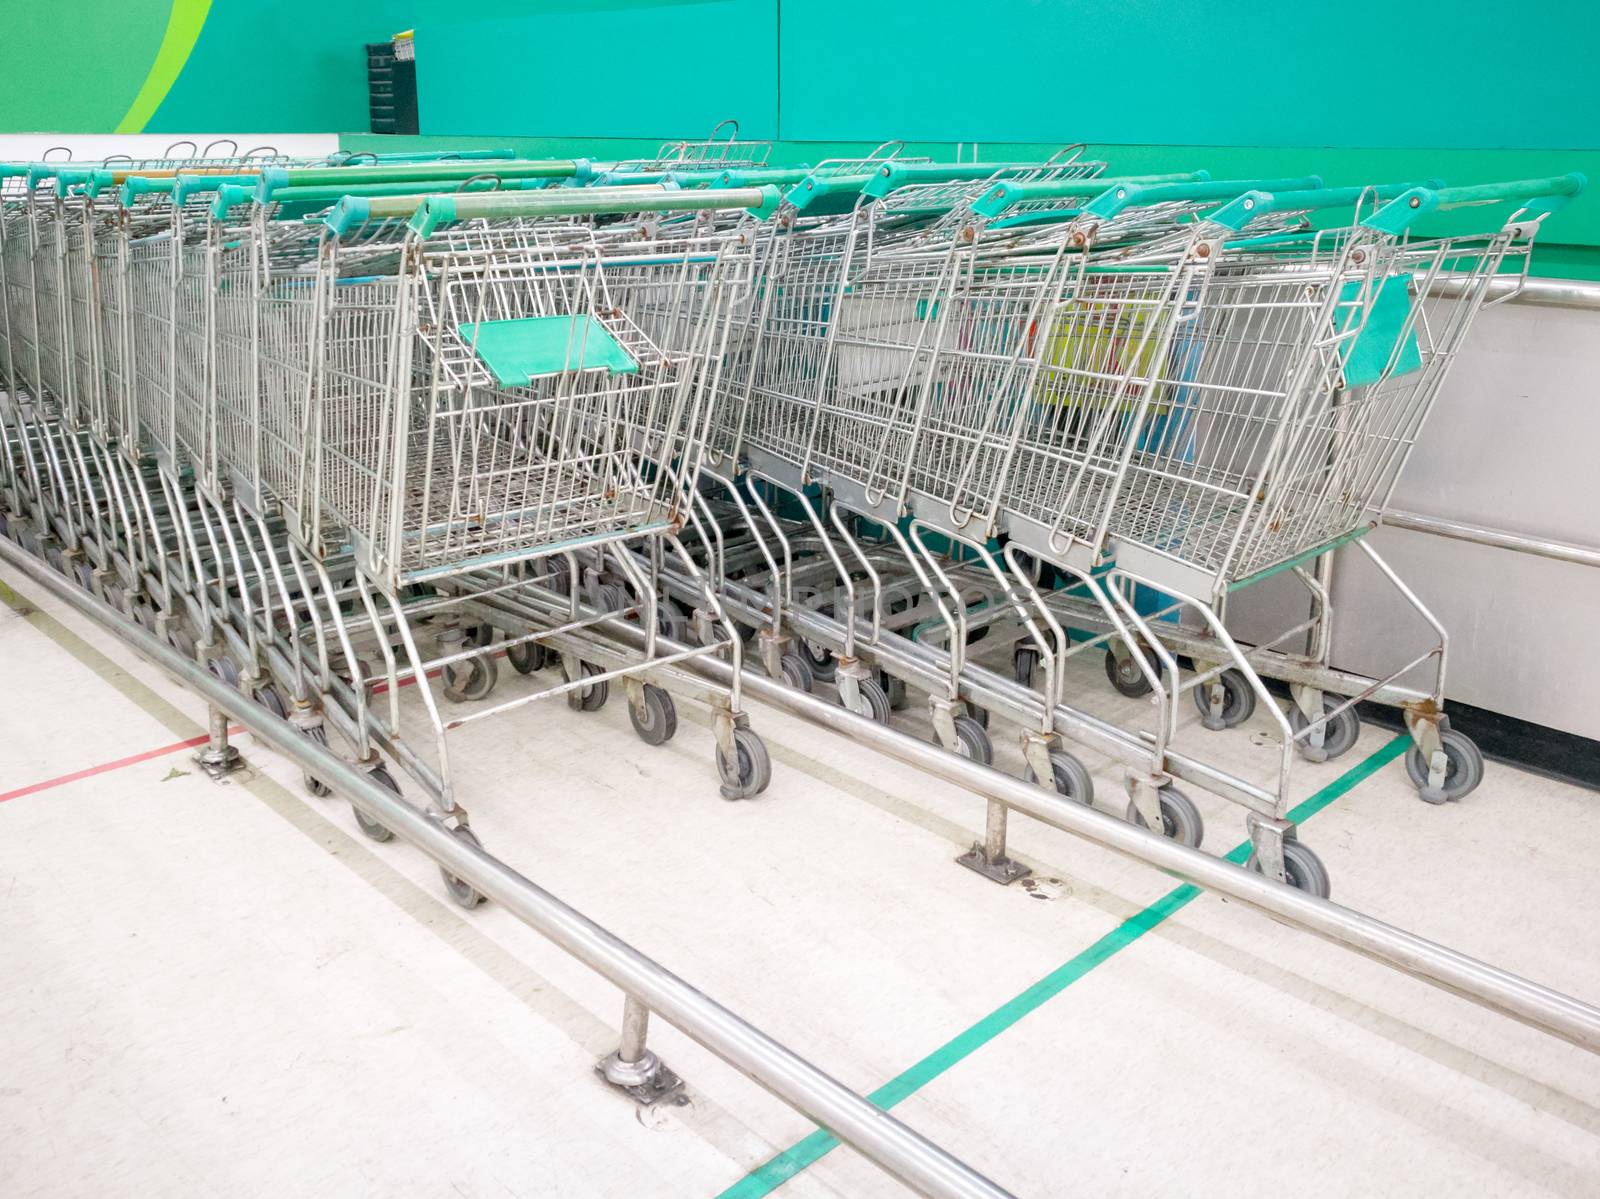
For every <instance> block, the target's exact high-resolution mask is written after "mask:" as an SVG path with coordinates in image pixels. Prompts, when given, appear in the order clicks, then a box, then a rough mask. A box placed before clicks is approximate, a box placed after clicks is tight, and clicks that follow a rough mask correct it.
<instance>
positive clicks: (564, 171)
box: [261, 158, 591, 202]
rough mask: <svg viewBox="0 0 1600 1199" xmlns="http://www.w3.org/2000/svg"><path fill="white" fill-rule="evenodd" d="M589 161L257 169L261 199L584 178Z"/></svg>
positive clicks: (441, 163)
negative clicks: (319, 191) (278, 192)
mask: <svg viewBox="0 0 1600 1199" xmlns="http://www.w3.org/2000/svg"><path fill="white" fill-rule="evenodd" d="M590 171H591V168H590V164H589V161H588V160H587V159H584V158H548V159H526V160H514V161H507V162H498V163H496V164H495V165H494V167H493V168H491V169H489V170H485V169H484V168H483V166H481V165H479V164H475V163H457V162H424V163H413V164H406V163H386V164H384V165H382V166H375V167H267V168H266V169H264V170H263V171H262V172H261V190H262V196H261V198H262V200H263V202H265V201H266V200H270V199H271V198H272V192H273V191H274V190H275V189H277V188H280V187H322V186H326V185H329V184H332V185H334V186H336V187H355V186H357V185H359V184H362V183H416V184H419V185H421V186H420V188H419V190H422V191H426V190H427V185H428V184H430V183H450V182H453V181H456V180H460V179H471V178H472V177H473V176H475V175H484V174H492V175H495V176H497V177H498V178H501V179H573V178H578V179H588V178H589V176H590Z"/></svg>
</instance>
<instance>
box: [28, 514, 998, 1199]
mask: <svg viewBox="0 0 1600 1199" xmlns="http://www.w3.org/2000/svg"><path fill="white" fill-rule="evenodd" d="M0 561H3V562H5V563H6V564H7V565H9V566H13V567H15V568H16V569H17V570H19V571H21V572H22V573H23V574H24V575H25V576H26V577H27V578H28V579H29V580H30V581H32V582H34V583H37V584H39V585H41V586H43V587H44V588H45V589H46V590H48V591H49V592H50V594H51V595H53V596H55V597H56V598H57V599H60V600H63V601H65V602H66V603H68V604H70V605H71V606H72V607H73V608H74V609H76V610H77V611H79V612H81V613H83V614H84V615H85V616H88V617H90V618H91V619H93V620H94V621H96V622H97V623H98V624H100V625H102V626H104V627H105V628H107V629H108V630H110V631H112V632H114V633H115V634H116V635H117V636H118V637H120V638H121V639H122V640H123V641H125V642H126V643H128V645H129V646H131V647H132V648H133V649H135V650H137V651H138V652H139V653H140V654H141V655H143V656H144V657H145V658H146V659H148V660H149V661H150V662H152V663H154V664H155V665H157V666H159V667H161V668H162V669H163V670H165V671H166V672H167V673H168V674H170V675H172V676H173V678H175V679H176V680H177V681H178V682H180V683H182V684H183V685H184V686H185V687H187V688H188V689H189V690H191V691H193V692H195V693H196V694H197V695H199V696H200V697H201V698H202V699H204V700H205V701H206V703H208V704H210V705H212V706H213V707H215V708H220V709H221V710H223V711H224V712H226V713H228V715H230V716H232V717H233V718H234V719H236V720H238V721H239V722H240V723H242V724H244V725H245V726H247V727H248V728H249V729H250V731H251V732H252V733H254V734H255V735H256V736H257V737H259V738H260V739H261V740H262V741H263V742H264V743H265V744H266V745H268V746H269V747H270V748H272V749H274V750H276V751H277V752H278V753H281V754H283V755H284V756H285V757H286V758H288V759H289V760H290V761H292V762H293V763H294V764H295V765H296V766H298V767H300V768H301V769H302V770H304V771H306V772H307V773H309V774H312V775H313V776H315V777H316V778H318V779H320V780H321V781H323V782H324V783H326V784H327V785H328V786H330V787H331V788H332V789H333V790H334V791H336V792H338V793H339V794H340V795H342V796H343V797H344V798H346V799H348V800H349V801H350V802H351V803H353V804H354V805H355V806H356V807H358V808H360V809H361V810H362V811H363V812H365V813H366V814H367V815H368V816H369V817H371V818H372V819H374V820H377V821H379V822H380V823H382V824H383V825H384V826H385V827H386V828H388V829H390V830H391V831H392V832H394V833H395V834H397V835H399V836H401V837H404V838H405V839H406V840H408V841H410V842H411V843H412V844H413V845H415V846H416V847H417V848H418V849H420V850H422V851H423V852H424V853H425V854H427V855H428V856H429V857H430V858H432V859H433V860H434V861H435V862H437V863H438V864H439V865H440V866H441V867H443V868H444V869H446V870H448V871H449V872H450V873H451V874H453V875H455V876H456V877H457V878H460V879H462V880H464V881H465V882H467V883H470V884H471V885H472V886H473V887H474V888H476V889H477V890H478V891H480V892H482V893H483V894H484V895H486V896H488V897H489V898H490V899H492V900H494V901H495V902H496V903H498V904H500V905H501V906H502V907H504V908H505V909H506V910H507V911H509V912H510V913H511V914H512V915H514V916H516V917H517V919H519V920H521V921H522V922H523V923H524V924H526V925H528V926H529V927H530V928H532V929H534V930H535V931H536V932H539V933H541V934H542V935H544V936H545V937H547V938H549V939H550V940H551V941H552V942H554V943H555V944H556V945H558V946H559V947H560V948H562V949H563V950H565V951H566V952H567V953H569V954H571V955H572V956H573V957H575V958H577V959H578V960H579V961H580V962H582V963H583V964H584V965H586V966H588V967H589V968H590V969H592V970H594V971H595V972H596V973H597V974H599V975H601V976H602V977H604V978H605V979H606V980H607V981H608V982H611V983H613V984H615V985H616V986H618V987H620V988H621V989H622V991H623V993H624V994H625V995H627V996H632V997H634V998H635V999H636V1000H637V1001H638V1002H639V1003H642V1004H643V1005H644V1006H645V1007H646V1008H647V1009H649V1011H651V1012H653V1013H655V1014H656V1015H658V1016H660V1017H661V1018H662V1019H663V1020H665V1021H666V1022H667V1023H668V1024H671V1025H672V1026H673V1027H675V1028H677V1029H678V1030H679V1031H680V1032H682V1033H684V1034H685V1035H686V1036H688V1037H690V1038H691V1039H693V1040H694V1041H696V1042H698V1043H699V1044H700V1045H703V1046H704V1047H705V1048H706V1049H708V1050H710V1051H711V1052H712V1053H714V1054H716V1055H717V1056H718V1057H720V1058H721V1059H722V1060H723V1061H725V1062H727V1063H728V1064H729V1065H730V1066H732V1067H734V1068H735V1069H736V1070H738V1071H739V1072H740V1073H741V1074H743V1075H744V1076H745V1077H746V1078H749V1079H750V1080H751V1081H752V1082H755V1083H757V1084H758V1085H760V1086H762V1087H764V1088H765V1089H766V1090H768V1091H770V1092H771V1093H772V1094H773V1095H775V1096H777V1097H778V1098H779V1099H781V1100H783V1101H784V1102H785V1103H787V1104H789V1105H790V1106H791V1107H793V1108H794V1109H795V1110H796V1111H798V1112H800V1113H801V1114H803V1115H804V1116H805V1117H806V1118H807V1119H809V1120H812V1121H814V1122H815V1123H816V1124H818V1125H819V1126H821V1127H823V1128H826V1129H827V1130H828V1131H829V1132H831V1133H832V1134H833V1135H834V1136H836V1137H838V1138H839V1140H840V1141H842V1142H843V1143H844V1144H847V1145H849V1146H851V1147H852V1148H853V1149H855V1150H856V1151H857V1152H859V1153H860V1154H861V1155H862V1156H863V1157H865V1158H867V1159H868V1160H869V1161H871V1162H872V1163H873V1164H875V1165H877V1166H878V1167H879V1168H880V1169H882V1170H884V1171H885V1172H886V1173H888V1174H890V1175H892V1176H893V1177H894V1178H896V1179H898V1180H899V1181H900V1182H902V1183H904V1184H905V1185H906V1186H908V1187H910V1188H911V1189H912V1190H913V1191H915V1192H916V1193H918V1194H920V1195H925V1196H929V1197H930V1199H1011V1196H1010V1192H1008V1191H1006V1190H1004V1189H1002V1188H1001V1187H999V1186H997V1185H996V1184H995V1183H993V1182H991V1181H989V1180H988V1179H987V1178H985V1177H984V1176H983V1175H981V1174H979V1173H978V1172H977V1171H975V1170H973V1169H972V1168H971V1167H970V1166H967V1165H966V1164H965V1163H963V1162H961V1161H960V1160H958V1159H957V1158H955V1157H953V1156H952V1155H951V1154H949V1153H947V1152H946V1151H945V1150H943V1149H941V1148H939V1147H938V1146H937V1145H935V1144H933V1143H932V1142H931V1141H929V1140H927V1139H926V1138H924V1137H923V1136H922V1135H921V1134H920V1133H917V1132H915V1131H913V1130H912V1129H911V1128H909V1127H907V1126H906V1125H904V1124H902V1123H901V1122H900V1121H899V1120H896V1119H895V1118H894V1117H893V1116H892V1115H890V1114H889V1113H888V1112H886V1111H884V1110H882V1109H881V1108H879V1107H876V1106H874V1105H873V1104H872V1103H870V1102H868V1101H867V1100H866V1099H863V1098H862V1097H861V1096H859V1095H857V1094H856V1093H855V1092H854V1091H851V1090H850V1089H849V1088H847V1087H845V1086H844V1085H843V1084H841V1083H839V1082H838V1081H836V1080H835V1079H833V1078H832V1077H831V1076H829V1075H827V1074H825V1073H824V1072H823V1071H821V1070H819V1069H818V1068H817V1067H815V1066H813V1065H812V1064H811V1063H809V1062H807V1061H806V1060H804V1059H803V1058H801V1057H799V1056H798V1055H796V1054H795V1053H794V1052H792V1051H791V1050H789V1049H787V1048H785V1047H784V1046H783V1045H781V1044H779V1043H778V1042H777V1041H775V1040H773V1039H772V1038H771V1037H769V1036H767V1035H766V1034H765V1033H763V1032H761V1031H760V1030H759V1029H757V1028H756V1027H754V1026H753V1025H751V1024H749V1023H747V1022H746V1021H745V1020H743V1019H741V1018H740V1017H739V1016H737V1015H735V1014H734V1013H733V1012H731V1011H729V1010H728V1009H727V1008H725V1007H723V1006H722V1005H721V1004H719V1003H717V1002H716V1001H715V1000H713V999H711V998H710V997H709V996H707V995H705V994H704V993H702V992H701V991H699V990H698V989H696V988H695V987H693V986H692V985H690V984H689V983H687V982H685V981H684V980H683V979H681V978H679V977H678V976H677V975H675V974H673V973H672V972H671V971H669V970H667V969H666V968H665V967H663V966H661V965H660V964H658V963H657V962H655V961H653V960H652V959H650V958H648V957H646V956H645V955H644V954H642V953H640V952H639V951H638V950H636V949H634V948H633V947H632V946H630V945H628V944H627V943H626V942H625V941H623V940H621V939H620V938H619V937H617V936H615V935H614V934H612V933H610V932H608V931H606V929H604V928H602V927H601V926H600V925H598V924H596V923H595V922H594V921H592V920H590V919H589V918H588V917H586V916H584V915H583V914H582V913H581V912H579V911H577V910H576V909H575V908H573V907H570V906H569V905H567V904H566V903H563V902H562V901H561V900H560V899H557V898H556V897H555V896H554V895H552V894H551V893H550V892H548V891H546V890H545V889H544V888H542V887H540V886H539V885H538V884H537V883H535V882H533V881H532V880H531V879H528V878H526V877H524V876H523V875H521V874H519V873H517V872H516V871H515V870H513V869H512V868H511V867H510V866H508V865H506V864H505V863H504V862H502V861H500V860H499V859H498V858H496V857H493V856H492V855H490V854H488V853H485V852H484V851H483V850H481V849H479V848H477V847H476V846H474V845H472V844H469V843H468V842H466V841H464V840H462V839H461V838H458V837H456V836H453V835H452V834H451V833H450V832H449V831H447V830H446V829H445V828H444V827H443V826H442V825H440V824H439V823H438V822H437V821H435V820H434V819H433V818H431V817H429V816H428V815H426V814H425V813H423V812H422V811H419V810H418V809H417V808H414V807H413V806H412V805H410V804H408V803H406V802H405V801H404V800H402V799H400V798H399V797H397V796H396V795H394V794H393V793H391V792H390V791H387V790H385V789H384V788H383V787H381V786H379V785H378V784H376V783H374V782H373V781H372V780H371V778H370V777H369V776H368V775H366V774H365V773H363V772H362V771H360V770H357V769H355V768H354V767H352V766H351V765H350V764H349V763H348V762H346V761H345V760H344V759H343V758H341V757H339V756H338V755H337V754H334V753H331V752H330V751H328V750H326V749H324V748H322V747H320V746H318V745H316V744H315V743H314V742H312V741H310V740H309V739H307V738H306V737H304V736H302V735H301V734H300V732H299V731H298V730H297V729H296V728H295V726H294V725H292V724H290V723H289V722H288V721H286V720H282V719H279V718H278V717H276V716H273V715H272V714H271V713H269V712H267V711H266V710H265V709H264V708H262V707H261V706H260V705H259V704H257V703H254V702H253V701H252V700H250V699H249V698H248V697H246V696H244V695H243V694H241V693H240V692H238V691H236V690H234V689H233V688H231V687H229V686H227V685H226V684H225V683H222V682H220V681H219V680H217V679H215V678H213V677H212V676H211V675H209V674H207V673H206V672H205V671H203V670H201V669H200V667H199V666H198V665H196V664H195V663H193V662H190V661H188V660H187V659H186V658H184V657H183V656H182V655H180V654H179V653H177V652H176V651H175V650H173V649H170V648H169V647H168V646H166V645H164V644H163V643H162V642H160V641H158V640H157V639H156V638H155V637H153V636H151V635H150V634H149V633H147V632H145V630H144V629H142V628H140V627H139V626H138V625H135V624H133V623H132V622H131V621H127V620H124V619H123V618H122V617H121V616H119V615H118V614H117V613H116V612H115V611H114V610H113V609H111V608H110V607H109V606H108V605H106V604H104V603H102V602H101V601H100V600H98V599H95V598H94V597H93V596H91V595H89V594H88V593H87V592H85V591H83V590H82V589H80V588H78V587H76V586H74V585H73V584H72V583H70V582H69V581H68V580H66V579H65V578H63V577H61V576H60V575H57V574H56V573H55V572H54V571H52V570H51V569H50V568H49V567H47V566H46V565H44V564H43V563H42V562H40V561H39V560H37V559H35V558H34V557H32V556H31V555H29V554H27V553H26V552H24V551H23V550H22V549H20V548H19V547H18V546H16V545H15V544H13V543H12V542H10V541H8V540H6V539H4V538H0Z"/></svg>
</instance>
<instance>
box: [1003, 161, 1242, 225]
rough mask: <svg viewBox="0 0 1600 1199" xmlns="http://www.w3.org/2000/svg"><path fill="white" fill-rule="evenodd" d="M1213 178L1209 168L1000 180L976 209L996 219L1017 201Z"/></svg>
mask: <svg viewBox="0 0 1600 1199" xmlns="http://www.w3.org/2000/svg"><path fill="white" fill-rule="evenodd" d="M1210 178H1211V172H1209V171H1189V172H1187V173H1184V174H1178V175H1125V176H1122V175H1119V176H1116V177H1113V178H1109V179H1088V178H1084V179H1051V180H1047V181H1045V182H1041V183H1011V182H1000V183H996V184H995V185H994V186H993V187H991V188H990V189H989V190H988V191H986V192H984V193H983V195H981V196H979V197H978V199H977V200H975V201H973V204H972V211H973V212H975V213H977V214H978V215H979V216H981V217H985V218H987V219H991V220H992V219H993V218H995V217H998V216H1001V215H1002V214H1003V213H1004V212H1005V211H1006V209H1008V208H1011V207H1014V206H1015V205H1017V204H1025V203H1037V202H1039V201H1041V200H1076V199H1088V198H1090V197H1093V196H1098V195H1102V194H1103V193H1104V192H1106V191H1107V190H1108V189H1112V188H1118V187H1137V186H1141V185H1143V184H1147V183H1148V184H1154V183H1204V182H1206V181H1207V180H1208V179H1210Z"/></svg>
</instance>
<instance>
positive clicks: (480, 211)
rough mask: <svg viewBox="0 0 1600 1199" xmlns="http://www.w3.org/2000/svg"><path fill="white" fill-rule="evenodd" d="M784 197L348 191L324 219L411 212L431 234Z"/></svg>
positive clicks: (725, 192)
mask: <svg viewBox="0 0 1600 1199" xmlns="http://www.w3.org/2000/svg"><path fill="white" fill-rule="evenodd" d="M780 199H781V197H780V195H779V193H778V189H777V188H775V187H740V188H727V189H721V188H718V189H714V190H705V191H685V190H683V189H681V188H671V189H661V190H655V189H651V188H641V187H626V188H617V189H612V190H607V191H599V190H589V191H577V190H555V191H543V190H541V191H537V192H526V193H521V194H517V195H503V194H501V193H498V192H483V193H478V194H471V195H459V196H444V195H431V196H424V197H423V198H422V202H421V204H420V205H418V204H415V203H413V202H411V201H412V197H407V196H380V197H374V198H371V199H368V198H367V197H365V196H346V197H345V198H344V199H342V200H340V201H339V203H338V205H337V206H336V207H335V208H334V210H333V211H332V212H331V213H329V214H328V216H327V217H326V218H325V219H324V224H326V225H327V227H328V228H329V229H330V230H331V231H332V232H333V234H334V236H336V237H343V236H344V235H345V234H346V233H348V232H349V231H350V230H351V229H352V228H355V227H358V226H360V225H362V224H365V223H366V222H367V221H370V220H393V219H397V218H399V217H405V216H409V217H410V218H411V223H410V228H411V231H412V232H413V233H415V234H417V235H418V236H419V237H427V236H429V235H430V234H432V233H433V231H434V230H435V229H437V228H438V227H439V226H440V225H441V224H443V223H445V222H447V221H467V220H477V219H488V220H504V219H510V218H515V217H545V216H600V215H607V214H612V213H616V214H622V213H629V212H703V211H707V210H711V209H737V208H743V209H746V210H747V211H750V212H752V213H755V214H756V215H763V214H765V213H769V212H772V211H775V210H776V209H777V207H778V203H779V201H780Z"/></svg>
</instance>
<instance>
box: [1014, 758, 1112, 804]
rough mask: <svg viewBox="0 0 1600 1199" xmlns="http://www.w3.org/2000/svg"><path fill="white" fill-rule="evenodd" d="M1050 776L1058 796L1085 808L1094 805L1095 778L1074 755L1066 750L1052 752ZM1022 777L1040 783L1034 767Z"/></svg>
mask: <svg viewBox="0 0 1600 1199" xmlns="http://www.w3.org/2000/svg"><path fill="white" fill-rule="evenodd" d="M1050 775H1051V779H1052V781H1053V782H1054V783H1055V787H1056V794H1057V795H1061V796H1064V797H1065V798H1067V799H1070V800H1071V801H1072V802H1073V803H1081V804H1084V805H1085V806H1087V805H1089V804H1092V803H1094V776H1093V775H1091V774H1090V773H1089V768H1088V767H1087V766H1085V765H1084V764H1083V763H1082V762H1080V761H1078V759H1077V758H1076V757H1075V756H1074V755H1072V754H1069V753H1068V752H1067V751H1066V750H1064V749H1053V750H1051V751H1050ZM1022 777H1023V778H1024V779H1026V780H1027V781H1028V782H1030V783H1037V782H1038V781H1039V780H1038V778H1037V777H1036V776H1035V775H1034V773H1033V767H1032V766H1030V767H1028V769H1027V772H1026V773H1025V774H1024V775H1023V776H1022Z"/></svg>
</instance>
